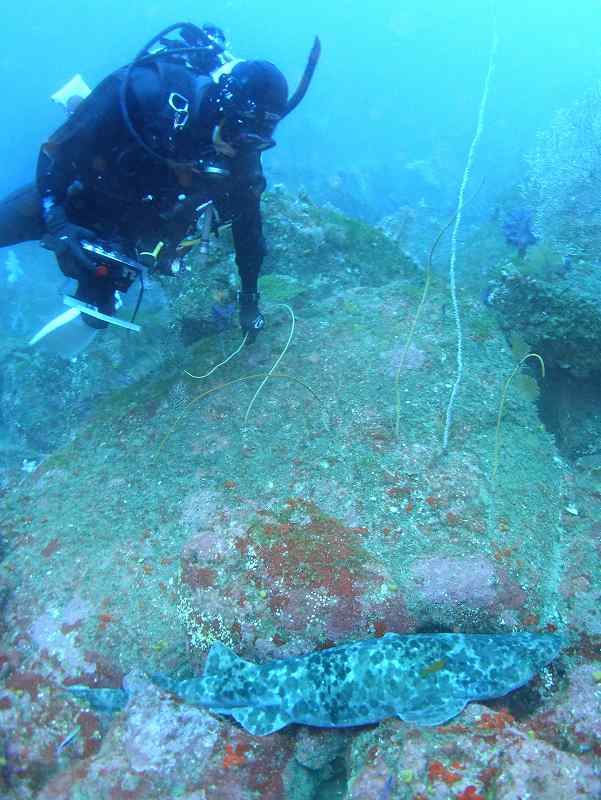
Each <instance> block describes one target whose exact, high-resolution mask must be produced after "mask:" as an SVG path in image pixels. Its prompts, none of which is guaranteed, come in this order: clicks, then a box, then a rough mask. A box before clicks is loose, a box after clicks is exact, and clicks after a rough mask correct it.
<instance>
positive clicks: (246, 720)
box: [227, 706, 294, 736]
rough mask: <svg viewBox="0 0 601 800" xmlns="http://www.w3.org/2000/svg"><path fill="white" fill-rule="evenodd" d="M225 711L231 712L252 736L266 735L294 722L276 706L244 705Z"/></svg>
mask: <svg viewBox="0 0 601 800" xmlns="http://www.w3.org/2000/svg"><path fill="white" fill-rule="evenodd" d="M227 713H228V714H231V715H232V717H233V718H234V719H235V720H236V721H237V722H239V723H240V725H242V727H243V728H244V729H245V730H247V731H248V732H249V733H252V734H253V736H267V735H268V734H270V733H274V731H279V730H280V728H285V727H286V725H289V724H290V723H291V722H294V720H293V719H292V718H291V717H289V716H288V715H287V714H285V713H283V712H282V710H281V709H280V708H279V707H278V706H267V707H265V708H250V707H248V706H244V707H242V708H230V709H228V711H227Z"/></svg>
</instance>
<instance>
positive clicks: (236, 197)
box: [0, 63, 265, 302]
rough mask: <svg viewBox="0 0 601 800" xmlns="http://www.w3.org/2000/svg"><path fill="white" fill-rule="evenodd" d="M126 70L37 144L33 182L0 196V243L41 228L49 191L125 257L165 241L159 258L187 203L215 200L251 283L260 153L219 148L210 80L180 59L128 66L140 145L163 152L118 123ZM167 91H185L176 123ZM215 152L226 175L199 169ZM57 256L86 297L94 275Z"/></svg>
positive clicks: (258, 237)
mask: <svg viewBox="0 0 601 800" xmlns="http://www.w3.org/2000/svg"><path fill="white" fill-rule="evenodd" d="M124 76H125V70H124V69H123V70H119V71H117V72H115V73H113V74H111V75H109V76H108V77H107V78H106V79H105V80H104V81H102V83H100V84H99V86H98V87H97V88H96V89H95V90H94V91H93V92H92V93H91V94H90V96H89V97H88V98H87V99H85V100H84V101H83V102H82V103H81V104H80V105H79V107H78V108H77V109H76V111H75V112H74V113H73V114H72V116H71V117H70V118H69V119H68V120H67V122H66V123H65V124H64V125H63V126H61V128H59V129H58V130H57V131H56V132H55V133H54V134H53V135H52V136H51V137H50V139H49V140H48V142H46V143H45V144H44V145H43V146H42V148H41V151H40V157H39V161H38V169H37V179H36V183H35V184H31V185H29V186H25V187H23V188H22V189H20V190H18V191H17V192H13V193H12V194H11V195H9V196H8V197H7V198H5V199H4V200H3V201H2V202H1V203H0V247H3V246H6V245H11V244H16V243H18V242H22V241H27V240H31V239H40V238H41V237H42V236H43V235H44V232H45V225H44V218H43V213H42V202H41V200H42V198H43V197H48V196H49V197H51V198H52V199H53V201H54V202H55V203H57V204H59V205H61V206H63V207H64V208H65V210H66V212H67V216H68V218H69V220H70V221H71V222H73V223H75V224H77V225H80V226H83V227H86V228H89V229H91V230H92V231H93V232H94V233H95V234H96V235H97V237H98V238H99V239H102V240H108V241H109V242H111V243H112V244H113V245H115V246H118V247H120V248H122V249H123V250H124V251H125V252H126V253H128V254H129V255H131V256H133V257H135V256H136V252H139V251H143V250H146V251H148V250H153V249H154V247H155V245H156V244H157V243H158V242H159V241H163V242H165V245H166V246H165V247H164V249H163V251H162V253H161V257H162V258H164V259H165V260H168V259H170V258H172V257H173V255H174V253H175V248H176V246H177V244H178V243H179V242H180V241H181V239H182V238H183V237H184V236H185V234H186V233H187V231H188V230H189V228H190V226H191V224H192V223H193V222H194V220H195V214H194V212H195V209H196V208H197V207H198V206H199V205H200V204H201V203H202V202H206V201H207V200H213V201H214V202H215V205H216V207H217V209H218V212H219V215H220V219H221V221H231V222H232V232H233V238H234V245H235V250H236V263H237V265H238V269H239V273H240V279H241V284H242V289H243V290H245V291H256V287H257V277H258V274H259V270H260V267H261V263H262V260H263V257H264V254H265V245H264V240H263V235H262V225H261V211H260V196H261V192H262V191H263V190H264V188H265V179H264V177H263V173H262V169H261V162H260V155H259V154H258V153H257V152H254V151H253V152H247V153H239V154H237V155H236V156H235V157H234V158H225V157H223V156H221V157H219V156H218V154H216V153H215V150H214V148H213V146H212V139H211V136H212V131H213V127H214V125H216V124H217V122H218V119H217V117H216V114H217V110H216V109H213V108H212V105H211V97H212V93H213V92H214V86H215V85H214V84H213V82H212V80H211V79H210V78H209V77H207V76H200V75H197V74H194V73H193V72H192V71H191V70H189V69H188V68H187V67H185V66H184V65H183V64H180V63H161V64H158V65H157V64H152V65H148V66H139V67H135V68H134V69H133V70H132V73H131V78H130V81H129V83H128V95H127V108H128V111H129V115H130V119H131V122H132V123H133V126H134V128H135V130H136V131H137V132H138V134H139V135H140V136H141V137H142V139H143V141H144V142H145V143H146V145H147V146H148V147H149V148H150V149H151V150H152V151H153V152H157V153H159V154H160V155H161V156H162V158H155V157H154V156H153V155H152V154H151V153H149V152H148V151H147V150H145V149H144V147H143V146H142V145H141V144H140V143H139V141H137V140H136V138H135V137H134V136H132V134H131V132H130V130H129V129H128V127H127V125H126V123H125V120H124V116H123V113H122V109H121V103H120V91H121V85H122V83H123V80H124ZM172 92H176V93H177V94H178V95H179V96H183V97H184V98H186V99H187V100H189V105H190V114H189V118H188V120H187V121H186V123H185V125H183V126H182V127H181V128H176V127H174V122H175V120H176V112H175V111H174V109H173V108H172V107H171V105H170V104H169V98H170V95H171V93H172ZM180 121H181V118H180ZM215 158H217V159H218V160H219V161H220V163H221V164H222V165H225V166H226V167H227V169H228V170H229V173H230V175H229V177H214V173H211V172H210V171H209V172H207V170H206V169H205V167H206V165H207V164H208V163H209V162H211V160H212V159H215ZM164 159H169V160H170V163H167V162H166V161H165V160H164ZM59 263H60V266H61V269H62V270H63V272H65V273H66V274H68V275H71V276H72V277H76V278H78V280H80V288H81V285H82V280H84V282H87V283H89V287H88V290H87V294H88V295H90V297H89V298H88V299H90V301H92V302H93V301H94V297H93V295H94V280H93V279H90V278H89V276H86V277H84V276H82V275H81V268H80V267H77V266H76V265H74V264H73V265H70V264H69V262H68V260H67V262H66V263H65V262H63V261H59ZM84 294H86V292H84ZM82 299H86V298H85V297H82Z"/></svg>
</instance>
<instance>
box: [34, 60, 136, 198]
mask: <svg viewBox="0 0 601 800" xmlns="http://www.w3.org/2000/svg"><path fill="white" fill-rule="evenodd" d="M122 78H123V70H120V71H119V72H115V73H112V74H111V75H109V76H108V77H107V78H105V79H104V80H103V81H102V82H101V83H100V84H99V85H98V86H97V87H96V88H95V89H94V91H93V92H91V94H90V95H89V96H88V97H87V98H86V99H85V100H84V101H83V102H82V103H80V105H79V106H78V107H77V110H76V111H75V112H74V113H73V114H72V115H71V116H70V117H69V119H68V120H67V121H66V122H65V123H64V125H61V127H60V128H59V129H58V130H57V131H55V132H54V133H53V134H52V136H50V138H49V139H48V141H47V142H45V143H44V144H43V145H42V147H41V149H40V155H39V158H38V166H37V175H36V181H37V186H38V190H39V193H40V196H41V197H42V198H44V197H52V199H53V200H54V202H55V203H57V204H60V203H63V202H64V201H65V199H66V197H67V192H68V189H69V186H71V185H72V183H73V182H74V181H76V180H78V179H81V178H82V177H83V173H84V172H85V171H86V169H87V168H88V166H89V165H90V164H91V163H92V161H93V160H94V159H95V158H97V157H98V155H99V154H100V153H102V152H103V151H104V150H105V149H106V147H107V144H108V145H110V143H111V142H112V141H115V140H119V139H120V138H121V137H122V131H123V124H124V123H123V117H122V114H121V105H120V87H121V82H122Z"/></svg>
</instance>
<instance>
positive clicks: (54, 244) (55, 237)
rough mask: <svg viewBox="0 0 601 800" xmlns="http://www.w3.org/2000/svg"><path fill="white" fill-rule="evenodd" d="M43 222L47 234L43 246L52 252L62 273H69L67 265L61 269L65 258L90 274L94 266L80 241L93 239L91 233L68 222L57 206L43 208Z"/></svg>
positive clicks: (61, 208)
mask: <svg viewBox="0 0 601 800" xmlns="http://www.w3.org/2000/svg"><path fill="white" fill-rule="evenodd" d="M44 221H45V222H46V230H47V231H48V233H49V236H46V237H44V244H45V246H46V247H48V248H49V249H50V250H53V251H54V253H55V254H56V257H57V259H58V262H59V265H60V266H61V269H63V272H65V271H66V274H69V273H70V270H69V267H68V265H66V264H65V267H64V268H63V264H64V259H65V258H66V259H68V260H69V261H71V262H72V263H73V264H74V266H75V267H76V268H77V269H79V270H80V271H82V270H83V271H84V272H90V271H94V270H95V269H96V264H95V263H94V261H92V259H91V258H89V257H88V256H87V255H86V252H85V250H84V249H83V247H82V246H81V240H82V239H94V238H95V234H94V232H93V231H91V230H89V229H88V228H82V227H81V225H75V224H74V223H73V222H69V219H68V217H67V213H66V211H65V209H64V208H63V207H62V206H59V205H48V206H45V207H44ZM72 277H77V276H75V275H74V276H72Z"/></svg>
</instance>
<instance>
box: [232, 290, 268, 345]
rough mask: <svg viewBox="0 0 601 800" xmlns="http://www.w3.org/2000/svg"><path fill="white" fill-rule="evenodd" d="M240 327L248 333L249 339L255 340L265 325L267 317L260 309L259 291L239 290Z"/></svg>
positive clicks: (250, 340)
mask: <svg viewBox="0 0 601 800" xmlns="http://www.w3.org/2000/svg"><path fill="white" fill-rule="evenodd" d="M238 309H239V316H240V327H241V328H242V330H243V331H244V332H245V333H246V334H248V341H249V342H254V340H255V339H256V337H257V334H258V333H259V331H260V330H262V329H263V328H264V327H265V317H264V316H263V314H261V312H260V311H259V293H258V292H245V291H239V292H238Z"/></svg>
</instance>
